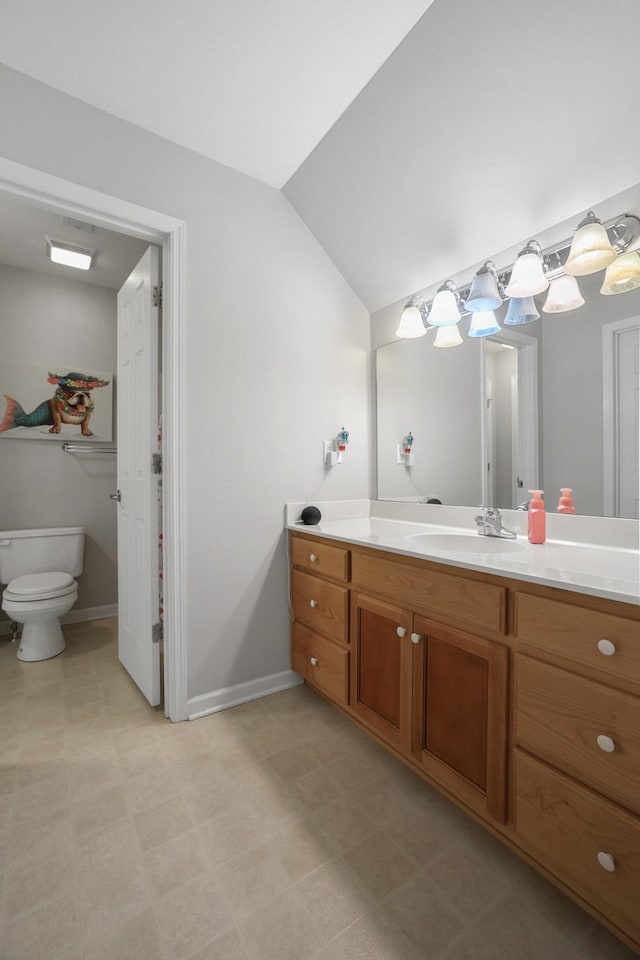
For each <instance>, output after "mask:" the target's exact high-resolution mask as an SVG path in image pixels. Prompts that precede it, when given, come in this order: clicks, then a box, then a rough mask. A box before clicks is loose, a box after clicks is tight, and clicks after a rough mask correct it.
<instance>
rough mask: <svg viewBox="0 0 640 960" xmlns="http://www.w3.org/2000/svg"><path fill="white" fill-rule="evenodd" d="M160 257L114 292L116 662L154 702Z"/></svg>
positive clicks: (149, 257) (152, 253) (143, 263)
mask: <svg viewBox="0 0 640 960" xmlns="http://www.w3.org/2000/svg"><path fill="white" fill-rule="evenodd" d="M158 284H159V251H158V250H157V248H155V247H149V249H148V250H147V251H146V253H145V254H144V256H143V257H142V259H141V260H140V262H139V263H138V265H137V266H136V268H135V269H134V270H133V272H132V273H131V275H130V276H129V277H128V279H127V280H126V282H125V284H124V286H123V287H122V289H121V290H120V291H119V293H118V380H117V394H118V400H117V412H118V490H119V492H120V501H119V502H118V504H117V510H118V656H119V658H120V662H121V663H122V665H123V666H124V668H125V670H127V672H128V673H129V674H130V675H131V677H132V679H133V680H134V681H135V683H136V684H137V685H138V686H139V687H140V690H141V691H142V693H143V694H144V695H145V697H146V698H147V700H148V701H149V703H150V704H152V705H153V706H156V705H157V704H158V703H160V650H159V643H158V642H154V639H153V627H154V625H155V624H156V623H157V622H158V619H159V599H158V503H157V478H156V477H155V475H154V474H153V473H152V454H153V453H154V452H155V449H156V436H157V428H158V307H156V306H154V302H153V299H154V298H153V291H154V287H157V286H158Z"/></svg>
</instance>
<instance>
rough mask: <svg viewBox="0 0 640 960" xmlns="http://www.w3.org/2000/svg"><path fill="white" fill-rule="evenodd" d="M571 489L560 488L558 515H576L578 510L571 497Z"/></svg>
mask: <svg viewBox="0 0 640 960" xmlns="http://www.w3.org/2000/svg"><path fill="white" fill-rule="evenodd" d="M571 493H572V490H571V487H560V500H559V501H558V513H575V512H576V508H575V506H574V503H573V497H572V496H571Z"/></svg>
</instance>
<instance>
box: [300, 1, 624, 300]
mask: <svg viewBox="0 0 640 960" xmlns="http://www.w3.org/2000/svg"><path fill="white" fill-rule="evenodd" d="M639 35H640V3H638V2H637V0H616V3H615V4H610V3H609V4H607V3H597V2H589V3H586V4H585V2H584V0H561V2H559V0H553V2H552V0H536V2H535V3H528V4H524V3H514V2H513V0H484V2H483V3H472V2H469V0H436V3H435V4H434V5H433V6H432V7H431V9H430V10H429V12H428V13H427V14H426V16H424V17H423V18H422V20H420V22H419V23H418V24H417V26H416V27H415V28H414V29H413V30H412V32H411V33H410V34H409V36H408V37H407V38H406V39H405V40H404V42H403V43H402V44H401V45H400V47H399V48H398V49H397V50H396V51H395V53H394V54H393V55H392V56H391V57H390V59H389V60H387V62H386V63H385V64H384V66H383V67H382V68H381V70H380V71H379V72H378V73H377V75H376V76H375V77H374V78H373V79H372V81H371V82H370V83H369V84H368V86H367V87H366V88H365V90H363V92H362V93H361V94H360V95H359V97H358V98H357V99H356V100H355V102H354V103H353V104H352V105H351V106H350V107H349V109H348V110H347V111H346V112H345V113H344V114H343V115H342V117H341V118H340V119H339V120H338V122H337V123H336V124H335V126H334V127H333V128H332V129H331V130H330V132H329V133H328V134H327V136H326V137H325V138H324V140H323V141H322V142H321V143H320V144H319V145H318V146H317V147H316V149H315V150H314V151H313V153H311V155H310V156H309V157H308V158H307V159H306V160H305V162H304V163H303V164H302V166H301V167H300V169H299V170H298V171H297V172H296V173H295V174H294V176H293V177H292V178H291V179H290V181H289V182H288V183H287V184H286V185H285V187H284V192H285V194H286V196H287V197H288V198H289V199H290V200H291V202H292V203H293V204H294V206H295V207H296V208H297V210H298V211H299V213H300V214H301V216H302V217H303V219H304V220H305V221H306V222H307V224H308V225H309V226H310V227H311V229H312V230H313V231H314V233H315V234H316V236H317V237H318V239H319V240H320V242H321V243H322V244H323V246H324V247H325V249H326V250H327V251H328V252H329V253H330V255H331V256H332V257H333V259H334V261H335V263H336V264H337V265H338V267H339V268H340V270H341V271H342V273H343V274H344V276H345V277H346V278H347V279H348V281H349V282H350V283H351V285H352V287H353V288H354V290H355V291H356V293H358V295H359V296H360V298H361V299H362V300H363V302H364V303H365V304H366V305H367V306H368V307H369V309H370V310H371V311H375V310H377V309H379V308H381V307H383V306H385V305H387V304H389V303H391V302H393V301H396V300H398V299H400V298H404V297H406V296H407V295H409V294H411V293H413V292H414V291H416V290H420V289H423V288H426V287H429V286H430V285H432V284H434V283H437V282H440V281H442V280H444V279H445V278H447V277H448V276H452V275H454V274H456V273H458V272H459V271H460V270H463V269H464V268H466V267H467V266H469V265H471V264H474V263H476V262H477V261H481V260H483V259H485V258H486V257H489V256H491V255H492V254H494V253H496V252H497V251H500V250H504V249H506V248H509V247H511V246H512V245H514V244H519V243H520V242H521V241H523V240H526V239H527V238H529V237H534V236H536V234H537V233H539V232H541V231H543V230H545V229H546V228H548V227H549V226H550V225H552V224H555V223H558V222H560V221H564V220H566V219H567V218H571V217H574V216H576V215H579V214H580V213H582V212H584V211H586V210H587V209H590V208H591V207H593V206H596V205H597V204H598V203H599V201H601V200H603V199H605V198H607V197H610V196H613V195H614V194H616V193H620V192H622V191H623V190H626V189H627V188H629V187H631V186H632V185H634V184H636V183H637V182H638V181H640V124H639V123H638V116H640V85H639V84H638V83H637V78H636V77H635V66H634V60H635V55H634V54H633V53H630V52H629V44H628V42H627V38H629V37H637V36H639ZM636 212H640V211H636Z"/></svg>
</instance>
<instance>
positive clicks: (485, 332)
mask: <svg viewBox="0 0 640 960" xmlns="http://www.w3.org/2000/svg"><path fill="white" fill-rule="evenodd" d="M499 331H500V324H499V323H498V321H497V320H496V315H495V313H494V312H493V310H476V311H474V313H473V314H472V315H471V326H470V327H469V336H470V337H490V336H491V335H492V334H494V333H499Z"/></svg>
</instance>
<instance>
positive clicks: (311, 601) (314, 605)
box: [309, 600, 318, 607]
mask: <svg viewBox="0 0 640 960" xmlns="http://www.w3.org/2000/svg"><path fill="white" fill-rule="evenodd" d="M309 606H310V607H317V606H318V601H317V600H309Z"/></svg>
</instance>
